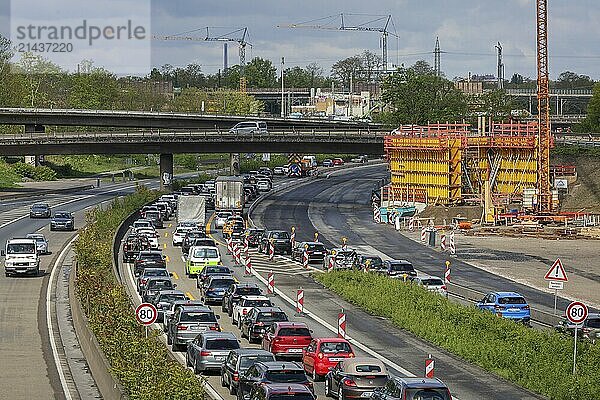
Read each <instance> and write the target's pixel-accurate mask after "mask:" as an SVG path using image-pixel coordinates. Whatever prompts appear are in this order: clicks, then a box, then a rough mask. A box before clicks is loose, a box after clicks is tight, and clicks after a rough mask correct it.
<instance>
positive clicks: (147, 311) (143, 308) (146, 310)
mask: <svg viewBox="0 0 600 400" xmlns="http://www.w3.org/2000/svg"><path fill="white" fill-rule="evenodd" d="M157 316H158V311H157V310H156V307H155V306H154V304H150V303H142V304H140V305H139V306H137V308H136V309H135V318H136V319H137V320H138V322H139V323H140V324H142V325H144V328H145V331H146V337H148V326H150V325H152V324H153V323H155V322H156V317H157Z"/></svg>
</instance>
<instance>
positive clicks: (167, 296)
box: [158, 293, 185, 303]
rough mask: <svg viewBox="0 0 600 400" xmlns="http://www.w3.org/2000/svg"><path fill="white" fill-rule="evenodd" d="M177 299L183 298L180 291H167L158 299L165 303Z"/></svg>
mask: <svg viewBox="0 0 600 400" xmlns="http://www.w3.org/2000/svg"><path fill="white" fill-rule="evenodd" d="M177 300H185V295H184V294H181V293H169V294H161V295H160V299H159V300H158V301H164V302H166V303H172V302H174V301H177Z"/></svg>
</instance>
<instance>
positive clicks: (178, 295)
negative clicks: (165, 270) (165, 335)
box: [149, 289, 188, 323]
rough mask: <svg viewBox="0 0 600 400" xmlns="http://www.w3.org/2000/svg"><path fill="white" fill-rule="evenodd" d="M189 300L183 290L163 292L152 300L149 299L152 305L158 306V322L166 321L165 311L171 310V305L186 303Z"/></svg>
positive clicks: (158, 293)
mask: <svg viewBox="0 0 600 400" xmlns="http://www.w3.org/2000/svg"><path fill="white" fill-rule="evenodd" d="M185 300H188V298H187V296H186V295H185V293H183V292H182V291H181V290H169V289H166V290H161V291H159V292H157V293H156V294H155V295H154V296H153V297H152V298H150V299H149V301H150V303H152V304H154V305H155V306H156V311H157V312H158V315H157V317H156V322H163V323H164V321H165V319H164V317H165V311H166V310H169V309H171V304H173V303H175V302H176V301H185Z"/></svg>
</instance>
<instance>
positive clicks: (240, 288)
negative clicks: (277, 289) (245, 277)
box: [221, 282, 263, 317]
mask: <svg viewBox="0 0 600 400" xmlns="http://www.w3.org/2000/svg"><path fill="white" fill-rule="evenodd" d="M262 294H263V292H262V289H261V288H259V287H258V285H257V284H256V283H250V282H244V283H236V284H235V285H231V286H230V287H229V288H228V289H227V291H226V292H225V296H223V303H222V305H221V311H223V312H226V313H227V314H229V316H230V317H231V315H232V314H233V307H234V306H235V305H236V304H237V303H238V302H239V301H240V299H241V298H242V296H260V295H262Z"/></svg>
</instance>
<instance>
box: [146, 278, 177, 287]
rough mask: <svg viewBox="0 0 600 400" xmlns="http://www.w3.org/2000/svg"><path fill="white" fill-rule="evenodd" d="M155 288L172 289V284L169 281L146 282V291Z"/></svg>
mask: <svg viewBox="0 0 600 400" xmlns="http://www.w3.org/2000/svg"><path fill="white" fill-rule="evenodd" d="M156 288H165V289H171V288H173V284H172V283H171V281H169V280H166V279H164V280H162V279H161V280H152V281H150V282H148V289H156Z"/></svg>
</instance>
